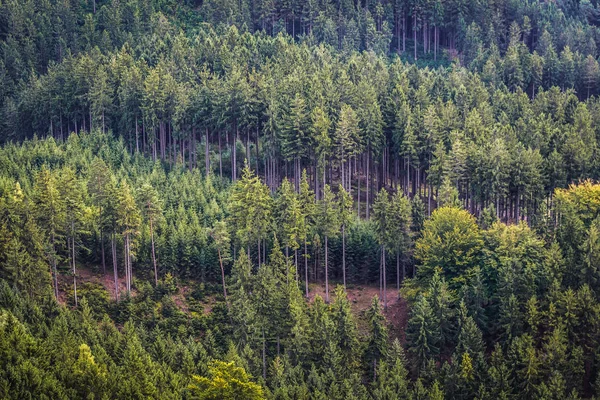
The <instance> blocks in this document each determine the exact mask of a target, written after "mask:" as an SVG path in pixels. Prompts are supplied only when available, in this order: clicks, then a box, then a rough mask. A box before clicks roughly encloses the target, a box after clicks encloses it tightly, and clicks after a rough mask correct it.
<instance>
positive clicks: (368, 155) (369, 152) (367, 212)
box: [366, 143, 371, 219]
mask: <svg viewBox="0 0 600 400" xmlns="http://www.w3.org/2000/svg"><path fill="white" fill-rule="evenodd" d="M370 165H371V144H370V143H369V149H368V150H367V184H366V186H367V199H366V203H367V204H366V215H367V219H369V175H370V171H369V167H370Z"/></svg>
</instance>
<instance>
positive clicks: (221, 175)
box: [218, 133, 223, 178]
mask: <svg viewBox="0 0 600 400" xmlns="http://www.w3.org/2000/svg"><path fill="white" fill-rule="evenodd" d="M218 135H219V176H220V177H221V178H223V153H222V149H221V134H220V133H219V134H218Z"/></svg>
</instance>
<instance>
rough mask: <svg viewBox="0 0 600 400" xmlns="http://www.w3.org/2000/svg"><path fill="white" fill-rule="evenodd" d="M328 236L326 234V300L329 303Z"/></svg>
mask: <svg viewBox="0 0 600 400" xmlns="http://www.w3.org/2000/svg"><path fill="white" fill-rule="evenodd" d="M327 239H328V238H327V236H325V302H326V303H327V304H329V273H328V272H329V271H328V268H329V266H328V264H327V263H328V258H327V252H328V250H327V247H328V245H327Z"/></svg>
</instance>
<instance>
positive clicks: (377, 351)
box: [365, 296, 389, 379]
mask: <svg viewBox="0 0 600 400" xmlns="http://www.w3.org/2000/svg"><path fill="white" fill-rule="evenodd" d="M366 314H367V320H368V321H369V341H368V345H367V351H366V354H365V355H366V357H367V362H368V363H369V364H371V365H373V379H377V363H378V362H379V361H380V360H382V359H385V358H386V357H387V356H388V340H389V338H388V330H387V326H386V320H385V316H384V315H383V313H382V310H381V303H380V302H379V298H378V297H377V296H373V300H372V301H371V307H369V309H368V310H367V313H366Z"/></svg>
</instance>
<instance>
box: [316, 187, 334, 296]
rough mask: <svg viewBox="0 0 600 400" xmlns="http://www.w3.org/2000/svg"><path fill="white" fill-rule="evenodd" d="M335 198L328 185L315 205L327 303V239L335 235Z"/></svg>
mask: <svg viewBox="0 0 600 400" xmlns="http://www.w3.org/2000/svg"><path fill="white" fill-rule="evenodd" d="M336 208H337V204H336V201H335V196H334V194H333V192H332V191H331V188H330V187H329V185H325V187H324V188H323V198H322V199H321V200H320V201H319V203H318V204H317V217H316V220H317V226H318V227H319V230H320V233H321V234H322V235H323V237H324V238H325V302H326V303H329V260H328V250H329V245H328V239H329V237H332V236H334V235H336V234H337V228H338V226H339V225H338V218H339V214H338V212H337V211H338V210H337V209H336Z"/></svg>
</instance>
